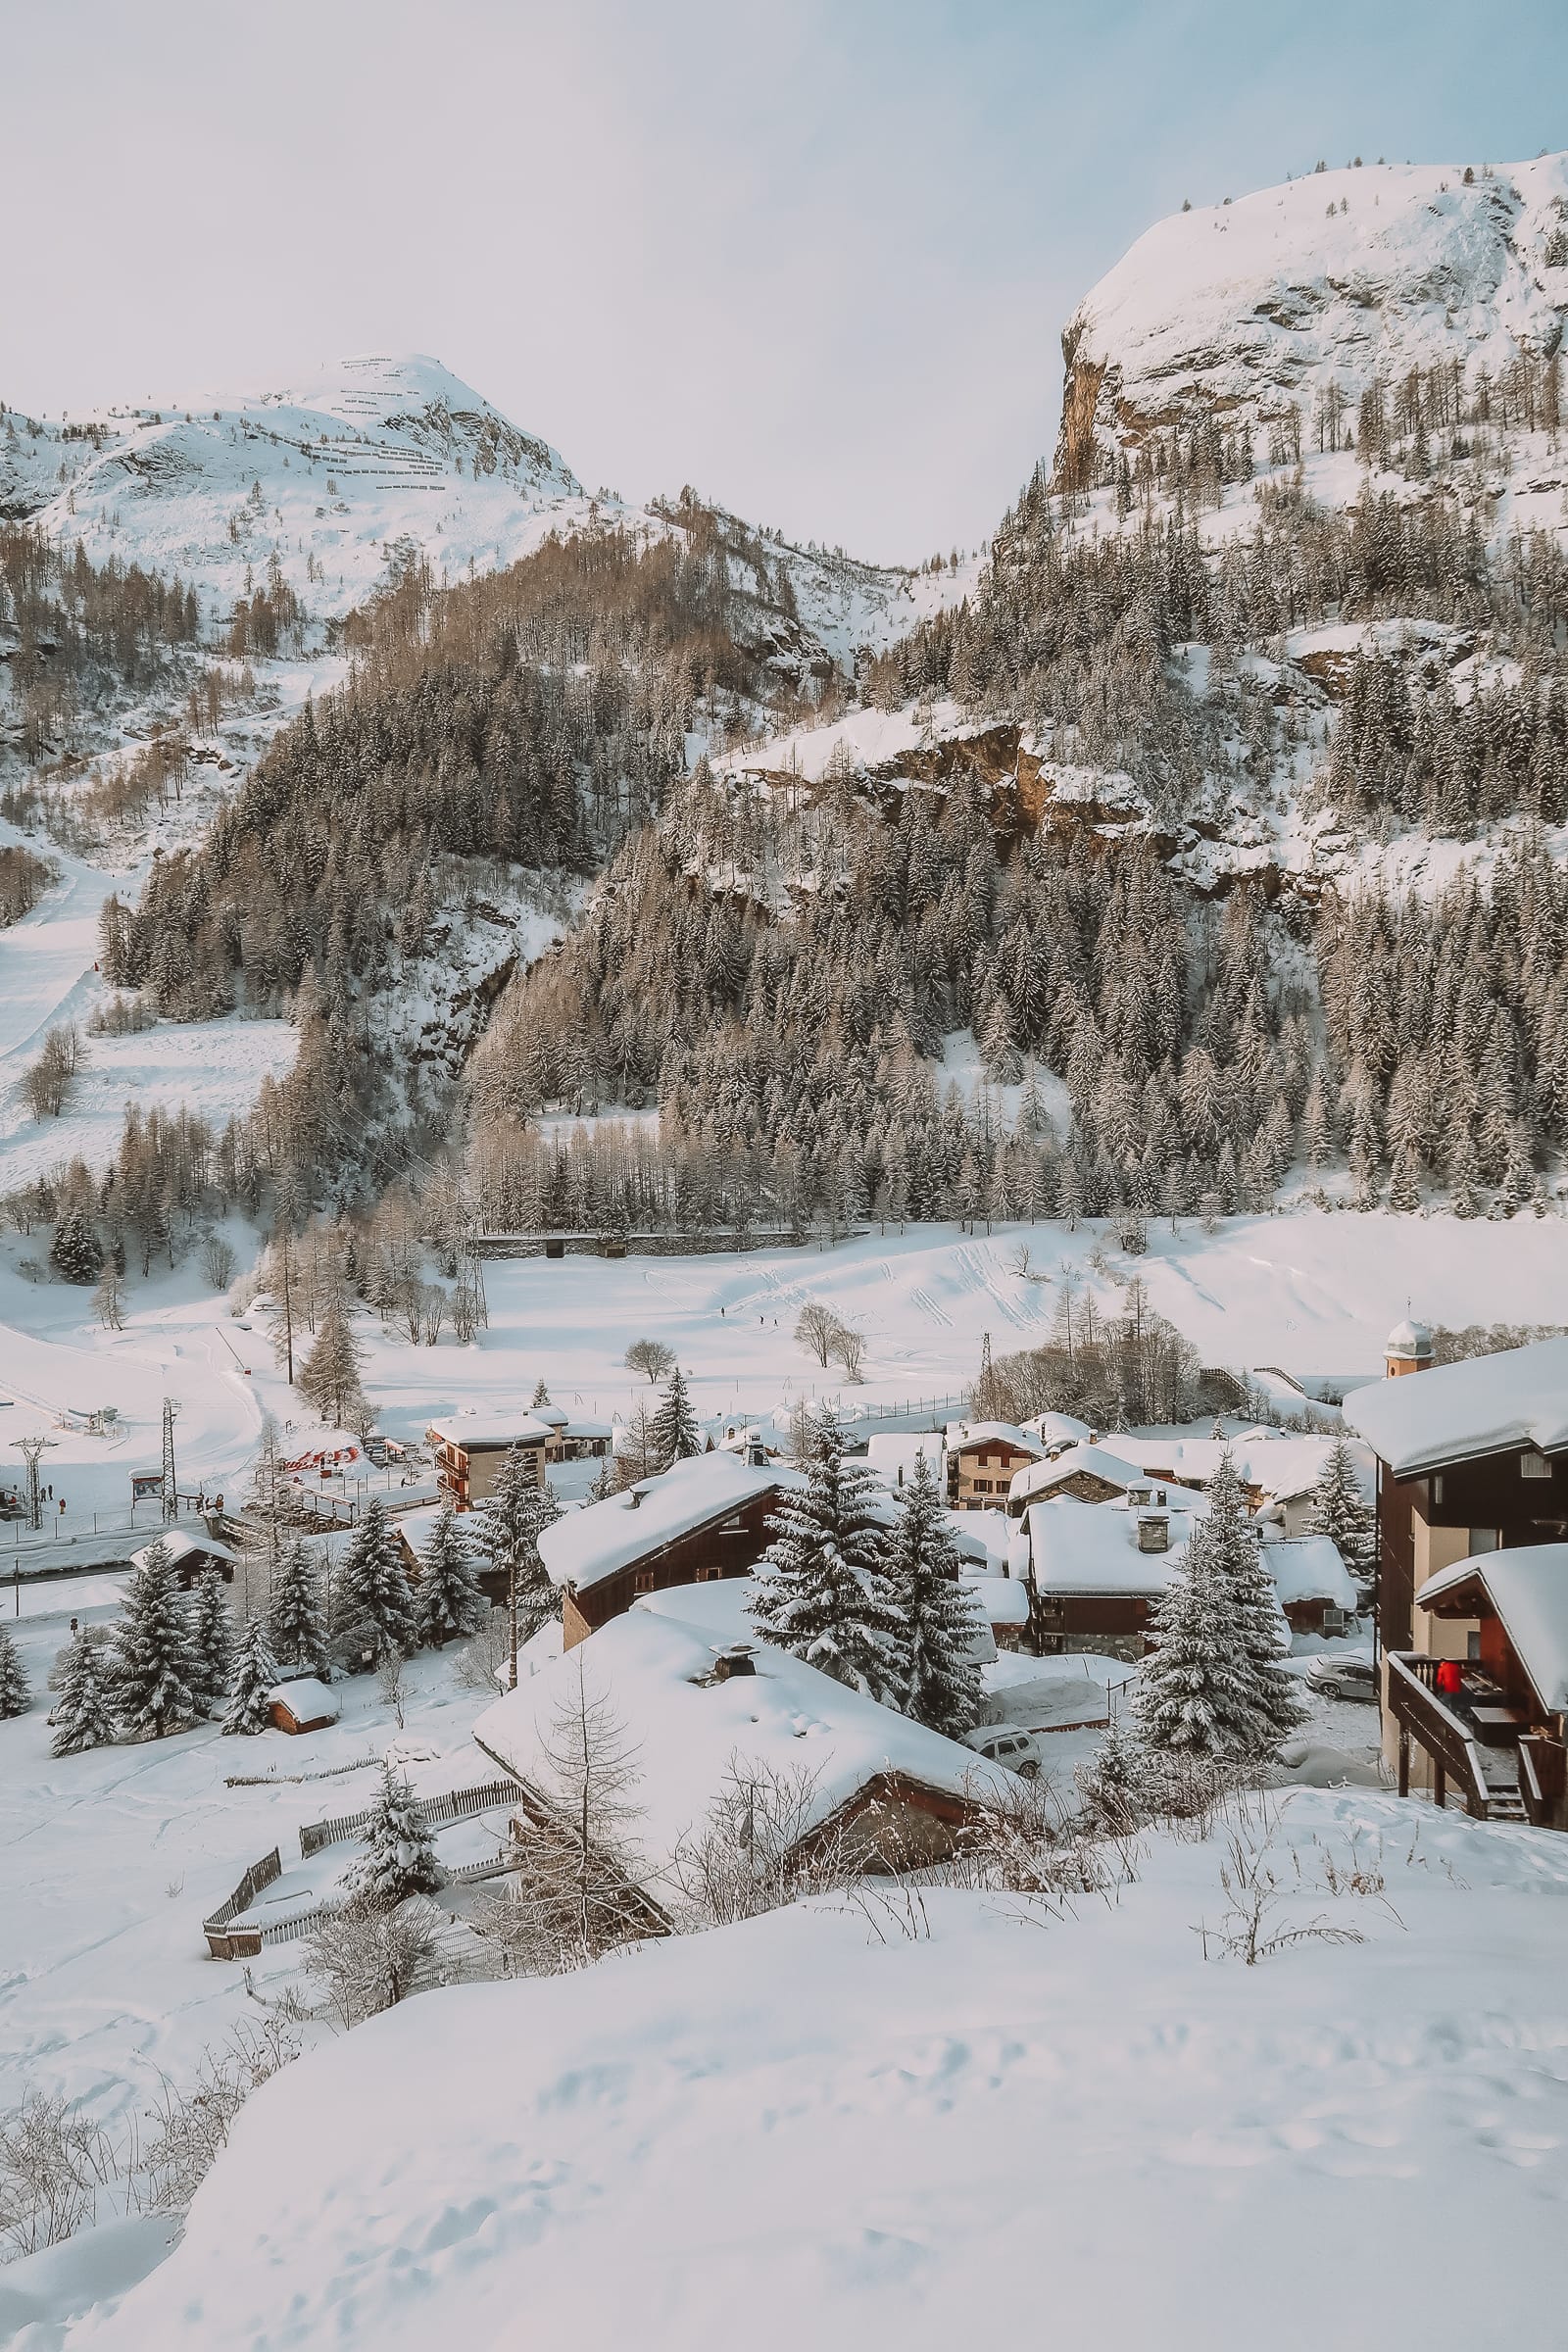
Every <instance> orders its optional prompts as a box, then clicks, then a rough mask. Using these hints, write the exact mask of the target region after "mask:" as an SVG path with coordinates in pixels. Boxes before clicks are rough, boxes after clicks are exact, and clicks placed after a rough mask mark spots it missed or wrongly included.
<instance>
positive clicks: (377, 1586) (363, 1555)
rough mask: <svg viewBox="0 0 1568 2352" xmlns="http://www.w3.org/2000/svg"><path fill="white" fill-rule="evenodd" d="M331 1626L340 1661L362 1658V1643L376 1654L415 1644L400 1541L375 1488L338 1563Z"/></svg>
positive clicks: (409, 1649) (415, 1630)
mask: <svg viewBox="0 0 1568 2352" xmlns="http://www.w3.org/2000/svg"><path fill="white" fill-rule="evenodd" d="M332 1628H333V1633H334V1636H335V1637H336V1638H337V1639H338V1640H339V1642H340V1645H341V1648H342V1650H343V1652H344V1654H345V1661H346V1662H347V1663H349V1664H352V1665H359V1664H361V1663H363V1658H364V1652H365V1651H366V1650H367V1649H368V1650H369V1651H371V1652H372V1655H373V1658H374V1659H376V1660H379V1659H381V1658H383V1657H385V1655H386V1653H387V1651H388V1650H391V1649H396V1650H401V1651H402V1652H403V1655H404V1656H405V1657H407V1656H408V1655H409V1654H410V1653H411V1652H412V1651H413V1650H415V1649H417V1647H418V1643H419V1629H418V1625H417V1619H416V1615H415V1607H414V1595H413V1594H412V1593H411V1592H410V1591H409V1580H408V1576H407V1575H406V1573H405V1571H404V1566H403V1552H402V1546H401V1545H400V1544H399V1542H398V1539H397V1537H396V1536H395V1535H394V1534H393V1532H392V1530H391V1528H390V1527H389V1526H388V1524H387V1517H386V1513H385V1511H384V1510H383V1509H382V1508H381V1503H380V1499H379V1497H378V1496H376V1495H371V1497H370V1499H369V1501H368V1503H367V1505H366V1508H365V1517H364V1518H363V1519H362V1520H361V1521H360V1524H359V1526H358V1527H357V1528H356V1529H355V1530H354V1533H353V1535H352V1536H351V1537H350V1538H349V1541H348V1544H347V1546H346V1548H345V1550H344V1553H343V1558H342V1560H341V1562H340V1563H339V1566H338V1572H337V1584H336V1590H335V1591H334V1593H333V1595H332Z"/></svg>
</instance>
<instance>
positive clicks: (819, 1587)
mask: <svg viewBox="0 0 1568 2352" xmlns="http://www.w3.org/2000/svg"><path fill="white" fill-rule="evenodd" d="M879 1495H880V1489H879V1486H878V1482H877V1480H876V1478H875V1475H874V1473H873V1472H872V1471H871V1470H870V1469H869V1468H868V1467H867V1465H866V1464H865V1463H864V1462H861V1461H853V1460H849V1459H847V1458H846V1455H845V1451H844V1431H843V1429H842V1428H841V1427H840V1425H839V1422H838V1420H837V1419H836V1417H835V1416H834V1415H833V1414H832V1413H824V1414H823V1415H822V1416H821V1417H820V1419H819V1421H818V1424H817V1428H816V1431H815V1433H814V1438H813V1443H812V1452H811V1459H810V1463H809V1468H808V1472H807V1490H806V1493H805V1494H804V1495H798V1494H793V1493H792V1494H790V1495H787V1496H786V1497H785V1498H784V1500H783V1501H782V1502H781V1503H780V1505H779V1508H778V1511H777V1512H776V1513H775V1514H774V1516H772V1517H771V1518H770V1519H769V1520H768V1522H767V1525H768V1527H769V1529H770V1530H771V1531H772V1535H773V1541H772V1542H771V1543H770V1544H769V1545H768V1547H767V1549H766V1550H765V1551H764V1552H763V1554H762V1556H761V1559H760V1561H759V1562H758V1565H757V1569H756V1572H755V1582H754V1589H753V1593H752V1602H751V1614H752V1618H753V1621H754V1623H755V1624H756V1626H757V1629H758V1632H759V1633H760V1634H761V1635H762V1637H763V1638H764V1640H766V1641H768V1642H774V1643H776V1644H777V1646H778V1647H779V1648H780V1649H787V1650H789V1651H790V1652H791V1654H792V1655H793V1656H795V1657H797V1658H804V1659H805V1661H806V1662H807V1664H808V1665H809V1666H816V1667H819V1668H820V1669H821V1671H822V1672H823V1673H824V1674H831V1675H832V1676H833V1677H834V1679H835V1680H836V1681H838V1682H841V1683H847V1684H848V1685H849V1686H850V1688H851V1689H852V1690H855V1691H866V1692H867V1693H868V1694H869V1695H870V1696H871V1697H872V1698H875V1699H880V1700H882V1701H884V1702H885V1703H887V1704H890V1705H893V1706H898V1705H899V1704H900V1703H901V1701H902V1698H903V1676H904V1644H903V1629H902V1627H901V1625H900V1621H899V1613H898V1609H897V1607H896V1606H895V1604H894V1601H893V1597H892V1594H891V1593H890V1591H889V1586H888V1577H887V1552H888V1543H887V1535H886V1532H885V1530H884V1528H883V1525H882V1522H881V1517H880V1514H879V1512H878V1509H877V1507H876V1505H877V1500H878V1498H879Z"/></svg>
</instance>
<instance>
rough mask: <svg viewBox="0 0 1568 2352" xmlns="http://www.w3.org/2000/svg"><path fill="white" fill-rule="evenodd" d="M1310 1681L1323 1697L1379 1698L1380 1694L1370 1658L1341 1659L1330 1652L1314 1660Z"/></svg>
mask: <svg viewBox="0 0 1568 2352" xmlns="http://www.w3.org/2000/svg"><path fill="white" fill-rule="evenodd" d="M1306 1680H1307V1681H1308V1682H1309V1683H1310V1684H1311V1686H1312V1689H1313V1690H1314V1691H1317V1692H1318V1693H1319V1695H1320V1696H1321V1697H1323V1698H1365V1699H1375V1698H1376V1697H1377V1694H1378V1678H1377V1676H1376V1674H1375V1673H1374V1672H1373V1670H1372V1661H1371V1659H1370V1658H1337V1657H1335V1655H1334V1654H1333V1652H1332V1651H1327V1652H1325V1653H1324V1655H1323V1656H1322V1657H1318V1658H1314V1659H1313V1660H1312V1663H1311V1665H1310V1666H1308V1668H1307V1670H1306Z"/></svg>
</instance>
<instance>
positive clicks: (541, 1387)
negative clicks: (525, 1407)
mask: <svg viewBox="0 0 1568 2352" xmlns="http://www.w3.org/2000/svg"><path fill="white" fill-rule="evenodd" d="M549 1402H550V1391H549V1389H548V1388H547V1387H546V1386H545V1382H544V1377H543V1375H542V1374H541V1376H540V1377H539V1379H538V1380H536V1381H535V1382H534V1384H533V1395H532V1397H530V1398H529V1408H530V1410H532V1409H535V1408H537V1407H538V1406H539V1405H541V1404H548V1403H549Z"/></svg>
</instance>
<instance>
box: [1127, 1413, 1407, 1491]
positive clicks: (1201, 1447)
mask: <svg viewBox="0 0 1568 2352" xmlns="http://www.w3.org/2000/svg"><path fill="white" fill-rule="evenodd" d="M1333 1443H1334V1440H1333V1439H1332V1438H1331V1437H1323V1438H1308V1437H1299V1436H1296V1435H1294V1434H1292V1433H1289V1432H1286V1431H1282V1430H1248V1431H1247V1432H1246V1433H1245V1435H1243V1436H1242V1437H1239V1438H1230V1439H1223V1438H1212V1437H1209V1438H1133V1437H1118V1438H1117V1440H1116V1450H1117V1451H1118V1452H1121V1453H1125V1454H1126V1455H1127V1457H1128V1459H1129V1460H1131V1461H1136V1462H1141V1463H1142V1464H1143V1465H1144V1471H1145V1475H1146V1476H1148V1475H1150V1474H1151V1473H1152V1472H1155V1471H1163V1472H1164V1473H1165V1475H1166V1476H1167V1477H1169V1478H1173V1479H1178V1480H1180V1481H1181V1482H1182V1483H1183V1484H1184V1485H1186V1486H1190V1487H1206V1486H1208V1485H1210V1484H1211V1483H1212V1481H1213V1478H1214V1474H1215V1472H1216V1471H1217V1470H1218V1468H1219V1461H1220V1455H1221V1454H1222V1453H1223V1452H1224V1451H1225V1449H1226V1446H1229V1448H1230V1456H1231V1460H1232V1461H1233V1462H1234V1463H1235V1465H1236V1475H1237V1477H1238V1478H1239V1479H1240V1480H1241V1481H1242V1484H1243V1485H1244V1486H1248V1487H1255V1488H1256V1489H1257V1491H1258V1493H1259V1494H1262V1495H1269V1496H1270V1497H1271V1498H1272V1499H1273V1500H1274V1501H1276V1502H1283V1501H1288V1500H1289V1499H1290V1498H1291V1497H1292V1496H1294V1495H1306V1494H1309V1493H1310V1492H1311V1490H1312V1488H1313V1487H1315V1486H1316V1485H1317V1482H1318V1480H1319V1478H1320V1477H1321V1476H1322V1473H1323V1464H1324V1462H1325V1460H1326V1459H1327V1457H1328V1453H1329V1449H1330V1447H1331V1446H1332V1445H1333ZM1358 1467H1359V1465H1358ZM1362 1483H1363V1486H1364V1485H1365V1484H1366V1482H1365V1480H1364V1479H1363V1481H1362Z"/></svg>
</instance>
